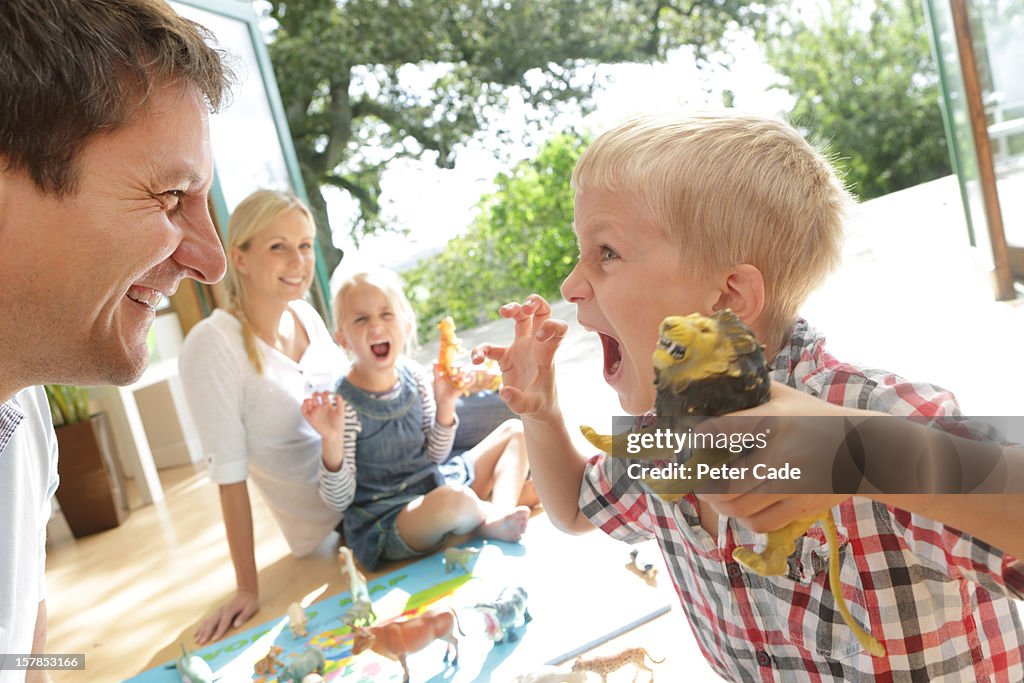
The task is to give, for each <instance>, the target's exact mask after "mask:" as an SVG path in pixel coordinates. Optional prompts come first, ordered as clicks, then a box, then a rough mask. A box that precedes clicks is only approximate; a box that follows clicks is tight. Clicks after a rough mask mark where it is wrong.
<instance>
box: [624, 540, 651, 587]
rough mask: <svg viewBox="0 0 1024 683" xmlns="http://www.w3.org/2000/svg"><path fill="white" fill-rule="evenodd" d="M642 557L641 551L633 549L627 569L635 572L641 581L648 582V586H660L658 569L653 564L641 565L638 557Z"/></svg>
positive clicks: (630, 552)
mask: <svg viewBox="0 0 1024 683" xmlns="http://www.w3.org/2000/svg"><path fill="white" fill-rule="evenodd" d="M639 555H640V551H639V550H637V549H636V548H633V549H632V550H630V551H629V562H627V563H626V569H628V570H629V571H631V572H633V573H634V574H636V575H637V576H639V577H640V578H641V579H643V580H644V581H646V582H647V585H648V586H657V585H658V569H657V567H655V566H654V565H653V564H650V563H645V564H643V565H641V564H640V563H638V562H637V557H638V556H639Z"/></svg>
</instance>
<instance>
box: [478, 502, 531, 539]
mask: <svg viewBox="0 0 1024 683" xmlns="http://www.w3.org/2000/svg"><path fill="white" fill-rule="evenodd" d="M529 519H530V508H528V507H526V506H525V505H519V506H517V507H514V508H512V509H511V510H508V511H506V512H495V513H493V514H492V516H491V517H490V518H488V519H486V520H484V522H483V524H481V525H480V526H478V527H477V528H476V533H477V534H478V535H479V536H480V537H482V538H493V539H496V540H498V541H513V542H514V541H518V540H519V539H520V538H522V537H523V532H525V531H526V522H527V521H528V520H529Z"/></svg>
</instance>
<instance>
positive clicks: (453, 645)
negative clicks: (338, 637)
mask: <svg viewBox="0 0 1024 683" xmlns="http://www.w3.org/2000/svg"><path fill="white" fill-rule="evenodd" d="M456 629H457V630H458V632H459V635H460V636H464V635H466V634H465V633H463V632H462V626H460V625H459V618H458V616H457V615H456V614H455V610H453V609H444V610H442V609H433V610H428V611H426V612H424V613H422V614H420V615H418V616H415V617H412V618H411V619H407V620H406V621H392V622H385V623H383V624H378V625H376V626H370V627H364V626H357V627H355V628H354V629H353V630H352V633H353V634H354V638H353V640H352V654H353V655H358V654H360V653H362V652H364V651H366V650H367V649H370V650H373V651H374V652H376V653H377V654H379V655H381V656H382V657H387V658H388V659H391V660H394V661H397V662H399V663H401V665H402V671H403V672H404V673H405V677H404V678H403V679H402V681H403V683H409V667H408V665H407V664H406V662H405V658H406V655H409V654H411V653H413V652H418V651H420V650H422V649H423V648H425V647H426V646H427V645H429V644H430V643H432V642H433V641H435V640H437V639H441V640H443V641H445V642H446V643H448V647H446V648H445V651H444V662H445V664H447V663H448V658H449V654H450V653H454V656H453V657H452V658H451V664H452V666H458V665H459V641H458V639H457V638H456V637H455V630H456Z"/></svg>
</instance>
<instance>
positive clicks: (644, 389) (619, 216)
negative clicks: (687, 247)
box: [562, 190, 719, 415]
mask: <svg viewBox="0 0 1024 683" xmlns="http://www.w3.org/2000/svg"><path fill="white" fill-rule="evenodd" d="M575 225H576V238H577V240H578V242H579V247H580V259H579V262H578V263H577V264H576V267H575V268H574V269H573V271H572V272H571V273H570V274H569V276H568V277H567V278H566V279H565V282H563V283H562V295H563V296H564V297H565V298H566V300H568V301H571V302H573V303H575V304H576V307H577V309H576V317H577V319H578V320H579V322H580V324H581V325H583V326H584V327H585V328H587V329H588V330H592V331H594V332H597V333H598V336H599V337H600V338H601V346H602V348H603V350H604V379H605V381H606V382H607V383H608V384H609V385H610V386H611V387H612V388H613V389H615V391H616V392H617V393H618V395H619V403H620V404H621V405H622V408H623V410H625V411H626V412H628V413H631V414H634V415H638V414H642V413H644V412H647V411H649V410H651V409H653V408H654V395H655V388H654V366H653V365H652V361H651V356H652V354H653V353H654V348H655V346H656V345H657V341H658V327H659V325H660V324H661V321H662V320H663V319H664V318H666V317H667V316H670V315H687V314H690V313H695V312H699V313H703V314H705V315H707V314H709V313H711V311H712V308H713V307H714V304H715V302H716V301H717V300H718V298H719V291H718V290H717V289H716V288H715V287H713V286H712V285H711V284H710V280H700V279H698V278H697V277H695V276H694V275H693V274H692V273H689V272H688V270H687V269H686V267H685V266H684V265H683V264H682V261H681V259H680V257H679V246H678V245H677V244H676V243H675V241H673V240H672V239H670V238H669V236H668V235H667V234H666V233H665V231H664V230H662V228H661V227H660V226H658V225H657V224H656V223H655V222H654V219H653V218H652V217H651V215H650V212H649V211H648V210H647V209H646V208H645V207H644V206H643V205H642V204H641V203H640V202H639V201H638V200H637V199H636V198H634V197H633V196H631V195H629V194H625V193H620V192H601V191H597V190H593V191H590V192H578V193H577V194H576V201H575Z"/></svg>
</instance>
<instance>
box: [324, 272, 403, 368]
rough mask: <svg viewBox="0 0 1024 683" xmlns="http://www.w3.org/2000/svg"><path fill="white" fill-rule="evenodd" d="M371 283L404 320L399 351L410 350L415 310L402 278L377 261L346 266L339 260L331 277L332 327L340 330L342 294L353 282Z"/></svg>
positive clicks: (342, 308)
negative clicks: (402, 338) (402, 341)
mask: <svg viewBox="0 0 1024 683" xmlns="http://www.w3.org/2000/svg"><path fill="white" fill-rule="evenodd" d="M363 284H365V285H370V286H371V287H376V288H377V289H379V290H380V291H381V293H383V294H384V297H385V298H386V299H387V300H388V303H389V304H391V308H393V309H394V312H395V314H396V315H397V316H398V318H399V319H400V320H401V321H403V322H404V323H405V324H406V327H407V328H408V329H407V334H406V335H405V348H403V349H402V353H405V354H410V353H412V352H413V351H414V350H415V349H416V347H417V343H416V313H415V312H414V311H413V310H412V304H410V303H409V299H408V297H406V296H405V282H403V281H402V276H401V275H399V274H398V273H396V272H395V271H393V270H390V269H388V268H384V267H381V266H376V265H356V266H346V265H345V264H342V265H341V266H339V267H338V270H336V271H335V272H334V275H333V276H332V277H331V289H332V290H334V299H333V301H334V319H335V321H336V325H335V329H336V330H337V331H338V332H339V333H340V332H341V320H342V317H343V316H344V313H345V294H346V293H347V292H348V291H349V290H350V289H352V288H353V287H355V286H356V285H363Z"/></svg>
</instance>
